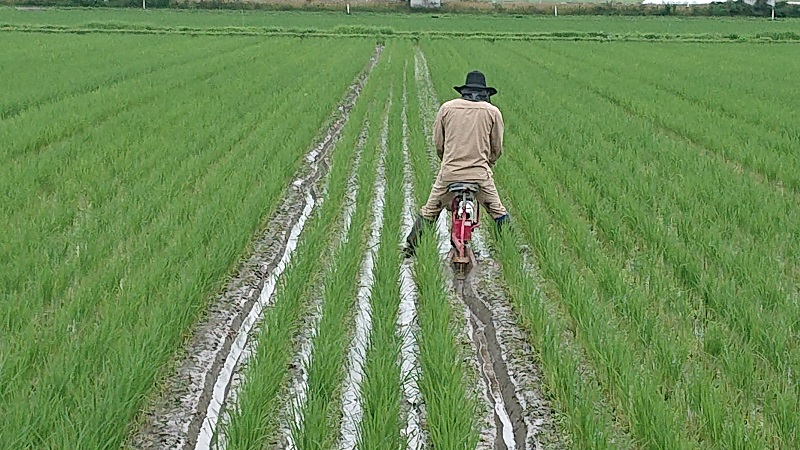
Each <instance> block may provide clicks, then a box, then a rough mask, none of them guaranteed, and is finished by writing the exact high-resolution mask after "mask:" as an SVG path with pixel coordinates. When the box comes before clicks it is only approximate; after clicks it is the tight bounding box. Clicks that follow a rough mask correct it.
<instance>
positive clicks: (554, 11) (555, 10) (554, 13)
mask: <svg viewBox="0 0 800 450" xmlns="http://www.w3.org/2000/svg"><path fill="white" fill-rule="evenodd" d="M142 1H144V0H142ZM553 15H555V16H556V17H558V5H553Z"/></svg>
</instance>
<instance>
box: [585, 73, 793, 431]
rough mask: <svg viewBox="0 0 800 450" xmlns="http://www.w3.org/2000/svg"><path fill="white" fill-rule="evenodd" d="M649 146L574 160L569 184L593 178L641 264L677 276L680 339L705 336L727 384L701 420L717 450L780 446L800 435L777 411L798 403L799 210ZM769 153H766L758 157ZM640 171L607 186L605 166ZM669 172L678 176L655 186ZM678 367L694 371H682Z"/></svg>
mask: <svg viewBox="0 0 800 450" xmlns="http://www.w3.org/2000/svg"><path fill="white" fill-rule="evenodd" d="M598 84H599V83H598ZM600 103H602V101H601V102H600ZM700 108H701V109H702V108H704V106H700ZM607 123H608V121H607ZM609 125H610V124H609ZM764 132H767V131H766V130H765V131H764ZM651 133H652V132H651ZM783 138H784V139H791V137H790V136H787V135H784V137H783ZM650 139H652V138H650ZM653 140H655V142H657V143H659V146H658V148H659V150H660V153H655V152H652V153H651V152H641V153H636V154H634V155H631V156H630V157H628V158H625V159H623V160H622V161H617V162H614V163H610V162H609V161H608V160H607V159H599V158H598V159H596V161H597V163H596V164H591V165H588V164H586V163H585V160H581V161H577V162H576V163H575V164H576V165H577V166H578V167H579V168H580V170H581V172H582V173H581V174H576V176H575V178H579V177H580V178H584V179H591V180H595V185H596V186H598V187H599V189H598V190H599V191H601V193H602V194H603V195H605V196H608V197H610V198H612V199H614V200H612V201H614V202H615V203H616V204H618V205H620V206H621V207H622V208H624V209H623V210H624V211H625V214H624V215H622V220H621V222H622V223H625V224H627V225H630V226H631V228H632V230H633V232H634V233H638V234H640V235H641V236H643V237H644V238H645V239H646V241H645V244H646V245H645V246H644V247H645V248H644V249H642V250H641V251H640V252H641V253H645V254H646V255H647V256H646V257H644V258H637V259H645V260H648V259H649V260H658V259H660V258H663V260H664V262H665V263H666V265H667V270H669V271H671V272H672V273H673V277H675V279H674V280H673V281H672V283H671V284H673V285H677V286H678V287H679V288H684V289H687V290H688V291H689V294H690V295H689V299H690V302H689V303H688V304H686V303H684V302H680V303H678V305H674V306H673V307H672V308H671V309H672V311H673V312H672V314H671V315H675V314H676V313H678V314H680V315H681V316H683V317H682V318H694V321H695V323H693V324H691V325H690V324H689V323H686V322H684V323H683V324H684V326H685V327H686V336H687V337H691V336H692V335H694V334H702V335H703V339H702V341H701V342H700V343H699V344H702V347H703V350H704V352H705V355H704V356H706V357H707V358H708V359H707V362H706V363H707V364H708V366H709V368H708V370H709V371H710V373H714V372H715V371H720V370H722V371H723V373H725V374H726V375H727V377H728V381H727V382H726V383H723V384H722V385H721V387H719V388H718V389H716V390H715V391H714V392H713V394H714V395H712V397H713V396H715V395H723V394H726V395H723V397H727V401H714V402H707V403H708V404H707V405H704V407H703V408H702V409H703V411H704V412H705V414H706V415H712V414H713V416H712V418H714V419H715V420H708V419H707V422H708V423H709V424H711V425H710V428H711V430H712V431H711V434H712V436H713V437H714V438H717V439H723V442H725V443H726V444H725V445H733V444H734V443H737V442H739V441H740V440H741V439H746V440H747V441H749V442H751V443H752V444H750V445H753V446H756V447H758V446H764V445H786V443H787V442H792V440H793V439H794V437H793V436H794V432H793V431H792V430H794V429H795V428H796V427H797V424H796V423H795V421H794V420H793V419H791V418H789V417H786V415H785V413H784V412H783V411H782V410H781V408H783V406H780V405H786V404H787V402H788V403H789V404H792V403H795V400H792V399H795V398H796V396H797V394H796V392H794V389H792V388H791V385H792V382H791V381H789V380H787V377H786V374H787V373H788V372H791V370H792V369H791V368H792V366H793V365H794V364H796V361H797V358H798V355H797V345H796V343H795V342H793V340H792V339H791V337H790V336H791V333H792V332H791V331H790V330H792V329H793V326H792V325H791V324H792V323H796V317H797V307H796V305H795V304H794V302H793V301H792V297H793V296H796V290H795V291H793V288H792V283H791V281H790V280H791V279H792V278H793V277H795V276H794V275H793V274H792V270H793V269H792V267H796V266H797V262H796V258H795V256H794V253H793V250H792V249H793V248H795V247H796V245H797V239H796V236H797V230H799V229H800V226H799V224H798V222H797V219H796V217H797V214H796V213H793V212H792V211H793V210H796V203H795V202H794V201H793V199H792V196H789V197H786V196H785V195H784V194H783V192H780V191H777V190H775V189H774V186H771V185H769V184H765V183H764V182H763V181H762V180H758V179H757V178H756V179H754V178H752V177H750V176H749V175H748V174H742V173H741V172H739V171H736V170H734V169H732V168H731V167H729V166H727V165H725V164H719V163H717V164H708V162H707V159H706V158H700V159H699V160H698V159H697V158H696V157H695V158H692V153H693V152H694V149H692V148H688V149H687V148H686V147H685V146H684V145H674V144H673V143H672V142H670V141H671V140H669V139H658V138H656V139H653ZM751 151H752V150H751ZM777 151H778V150H777V149H774V150H773V152H768V153H765V154H764V159H766V160H768V159H769V158H771V157H772V156H773V155H774V154H775V152H777ZM603 163H606V164H609V163H610V164H613V166H609V165H607V166H605V167H604V166H603ZM645 164H646V165H647V166H648V172H649V173H647V174H645V175H644V176H638V177H631V178H628V179H625V180H623V181H618V182H617V183H611V182H609V181H608V180H607V179H605V178H604V177H605V176H606V175H607V174H609V173H610V170H613V171H615V172H617V173H619V172H625V171H628V172H631V173H633V172H634V171H637V169H638V168H640V167H642V166H643V165H645ZM676 172H677V173H681V174H683V177H682V178H680V179H678V180H675V181H671V182H668V183H665V182H664V181H663V180H670V177H671V176H673V174H674V173H676ZM708 180H713V183H709V181H708ZM576 187H577V186H576ZM573 190H576V189H575V188H573ZM583 197H584V198H591V196H589V197H587V196H586V195H583ZM584 201H585V200H584ZM601 211H602V209H601ZM595 214H596V213H595ZM617 214H618V215H619V212H617ZM611 229H612V230H615V232H613V234H611V236H614V237H616V236H621V235H624V233H620V232H619V231H617V230H619V228H618V227H614V228H611ZM630 245H633V244H630ZM639 247H643V246H642V245H641V244H639ZM648 247H649V248H648ZM628 248H633V247H631V246H629V247H628ZM794 289H796V287H795V288H794ZM679 305H683V307H681V308H678V306H679ZM684 320H685V319H684ZM671 322H672V320H669V321H668V323H671ZM687 322H688V321H687ZM691 340H692V341H694V339H691ZM695 345H697V344H695ZM669 347H674V345H673V346H669ZM690 350H691V349H689V350H687V352H688V351H690ZM696 353H697V352H691V353H684V355H683V356H684V357H676V356H675V355H673V356H672V357H671V359H673V360H677V361H682V360H684V359H686V358H687V355H688V354H694V355H695V356H693V357H692V360H697V359H698V358H697V356H696ZM701 354H702V353H701ZM758 361H760V362H758ZM673 364H674V363H673ZM674 370H677V368H676V369H674ZM683 371H684V372H691V370H689V369H688V368H686V367H684V368H683ZM675 376H677V374H676V375H674V376H673V377H675ZM708 379H709V381H710V382H713V381H714V377H711V376H708ZM787 381H788V384H787ZM766 399H774V401H773V402H770V403H771V405H770V407H769V408H764V411H765V412H766V419H767V425H766V427H762V426H754V425H752V420H751V419H750V417H752V415H753V414H760V412H758V411H760V410H761V408H762V407H761V406H760V405H761V404H762V403H763V402H765V401H766ZM695 401H699V400H695ZM715 405H727V407H726V408H720V407H719V406H715ZM773 408H775V409H773ZM732 411H739V414H734V413H732ZM717 423H719V425H716V426H714V424H717ZM731 423H733V425H731ZM770 425H771V427H770ZM728 427H730V428H731V429H732V430H733V431H732V432H729V431H728V430H727V428H728ZM715 428H716V429H715ZM770 428H771V430H770ZM718 436H723V438H719V437H718ZM776 439H777V440H776Z"/></svg>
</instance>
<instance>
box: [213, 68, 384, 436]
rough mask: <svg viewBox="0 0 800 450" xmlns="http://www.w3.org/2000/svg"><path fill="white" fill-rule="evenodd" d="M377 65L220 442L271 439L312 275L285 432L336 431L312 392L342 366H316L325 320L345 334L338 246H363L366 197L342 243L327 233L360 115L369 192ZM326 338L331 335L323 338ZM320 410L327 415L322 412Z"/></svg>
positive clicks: (323, 361)
mask: <svg viewBox="0 0 800 450" xmlns="http://www.w3.org/2000/svg"><path fill="white" fill-rule="evenodd" d="M383 58H385V56H383V57H382V59H383ZM384 65H385V62H383V61H381V62H379V64H378V67H377V68H376V69H375V72H374V73H372V74H371V75H370V79H369V81H368V84H367V86H366V88H365V90H364V91H363V92H362V97H361V98H359V100H358V103H357V106H356V108H355V109H354V110H353V111H352V112H351V117H350V118H349V119H348V123H347V125H346V128H345V130H344V136H343V138H342V141H340V142H339V143H338V144H337V145H336V148H335V150H334V154H333V160H332V165H331V173H330V179H329V180H328V183H327V189H326V191H325V198H324V203H323V204H322V207H321V209H320V210H319V211H318V212H317V213H316V214H315V217H312V218H311V221H312V223H311V224H310V225H309V226H308V229H307V230H306V231H305V232H304V235H303V237H302V240H301V243H300V244H299V246H298V249H297V251H296V254H295V257H294V258H293V259H292V261H291V263H290V265H289V267H288V268H287V270H286V272H285V274H284V276H283V277H282V279H281V281H280V287H279V290H278V292H277V295H276V298H275V301H274V305H273V306H272V307H271V308H270V309H269V311H267V313H266V315H265V318H264V320H263V323H262V324H261V325H260V328H259V333H258V334H257V336H256V339H257V350H256V352H255V353H254V355H253V356H252V358H251V360H250V361H249V362H248V364H247V367H246V370H245V371H244V380H245V383H244V385H243V387H242V388H241V390H240V391H239V392H238V394H237V399H236V404H235V405H230V409H229V411H230V417H229V421H228V423H226V425H225V426H224V429H223V433H224V435H225V441H226V445H227V448H230V449H245V448H263V447H264V446H265V445H266V444H267V443H269V442H276V441H277V439H279V438H278V436H277V433H278V431H279V430H278V425H279V417H278V414H279V413H280V411H281V407H282V404H283V403H285V397H286V395H288V390H287V389H286V388H287V385H288V381H289V372H288V370H287V368H288V367H289V363H290V362H291V358H292V356H293V355H295V354H296V353H297V351H298V348H297V345H296V341H295V336H296V335H297V334H298V333H299V332H300V326H301V324H302V322H303V320H302V319H303V316H304V315H306V314H309V300H310V298H309V297H310V296H311V295H319V294H320V293H319V292H317V289H315V288H316V286H317V285H318V284H319V283H322V286H323V289H322V290H323V292H322V293H323V295H324V298H323V299H322V317H321V322H320V328H319V332H318V333H319V334H318V335H317V336H316V337H314V338H313V339H314V340H313V344H312V345H314V347H312V354H313V357H312V359H311V364H312V365H311V366H310V367H309V368H307V370H308V373H309V380H308V383H309V385H308V391H307V392H308V394H307V396H308V397H307V402H306V406H305V408H304V410H303V411H302V415H301V417H302V418H303V422H301V424H300V426H299V427H297V428H296V429H293V430H292V436H293V440H294V443H295V445H296V446H297V447H298V448H309V447H316V446H319V445H322V444H323V443H324V442H326V441H327V442H328V443H329V444H330V443H331V442H335V439H336V438H338V433H336V434H332V433H331V431H332V430H331V426H333V425H334V424H331V423H328V421H329V420H332V421H334V422H335V420H334V417H335V413H336V412H337V411H336V410H335V409H333V408H332V407H334V406H335V405H336V399H334V398H330V397H328V398H325V397H323V398H319V396H320V395H323V396H331V395H333V394H334V393H335V392H336V389H337V387H338V385H335V384H334V383H335V380H328V379H327V377H329V376H334V377H335V375H336V373H337V372H339V373H340V372H342V371H343V366H342V367H338V368H337V369H336V370H335V371H333V372H332V373H324V374H321V373H320V368H329V367H330V360H331V359H334V358H336V357H335V356H334V355H333V354H332V352H334V351H336V350H338V351H340V352H341V351H342V347H339V348H338V349H337V348H330V347H329V342H322V341H323V340H325V341H327V340H328V339H336V337H334V336H331V335H330V333H329V330H330V328H331V327H334V328H337V331H341V333H342V334H346V329H347V327H346V323H343V322H339V323H333V324H332V323H330V321H331V320H335V319H336V318H341V317H346V314H347V311H348V310H349V309H348V308H347V304H346V303H345V304H342V303H343V302H347V301H348V300H350V301H352V298H347V297H346V295H347V293H348V292H351V291H352V290H353V289H354V288H355V282H356V280H357V278H356V277H355V276H352V275H353V273H352V266H351V265H350V264H352V262H353V261H352V258H349V257H348V255H347V254H345V252H344V250H343V248H345V246H346V248H347V249H348V252H353V250H354V249H357V248H363V246H364V232H365V230H364V227H365V225H366V222H368V220H367V219H368V216H369V212H370V208H369V200H367V201H366V202H364V203H363V204H361V205H358V204H357V205H356V208H357V209H356V211H355V213H354V216H353V219H352V220H353V223H352V225H351V227H350V229H349V230H348V239H347V242H346V244H345V243H339V245H338V249H337V250H333V251H332V250H331V244H335V242H333V241H334V240H335V237H336V236H337V235H338V234H340V233H341V231H340V230H339V225H338V224H339V223H340V219H341V217H342V209H343V206H344V199H345V193H346V189H347V188H348V174H349V173H350V172H351V166H352V164H353V161H354V155H355V151H356V145H357V140H358V138H359V135H360V132H361V124H362V123H364V121H365V120H368V121H369V125H370V126H369V131H368V139H367V141H366V143H365V144H364V150H363V151H362V156H361V161H360V165H359V166H360V167H359V168H358V180H359V184H360V185H361V186H360V187H359V194H358V196H357V197H358V198H360V199H362V200H364V199H365V195H366V199H370V198H371V197H370V194H371V192H372V183H371V179H372V178H374V173H375V168H376V164H377V151H376V148H377V147H378V146H379V145H380V144H379V138H378V136H379V134H380V132H379V130H380V120H379V119H378V117H379V111H378V110H376V108H375V107H374V105H376V104H380V103H381V100H382V95H383V94H382V90H381V89H382V84H383V83H382V81H383V79H384V78H385V77H384V76H383V75H382V73H383V72H384V69H383V66H384ZM361 192H363V194H362V193H361ZM354 253H355V252H354ZM328 255H330V257H329V256H328ZM357 257H360V254H357ZM357 259H358V258H357ZM349 276H352V278H350V277H349ZM341 327H344V328H341ZM338 339H339V341H341V340H343V339H344V338H343V337H342V336H339V337H338ZM332 342H334V341H330V343H332ZM329 355H330V356H329ZM334 362H335V359H334ZM338 381H339V382H341V380H338ZM326 400H328V401H330V403H328V402H326ZM321 402H322V403H321ZM329 408H330V409H329ZM328 412H331V413H333V414H334V415H332V416H330V417H328V416H327V413H328ZM306 418H307V419H308V420H307V421H306V420H305V419H306ZM336 431H338V428H336Z"/></svg>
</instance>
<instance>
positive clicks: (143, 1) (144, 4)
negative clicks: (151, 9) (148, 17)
mask: <svg viewBox="0 0 800 450" xmlns="http://www.w3.org/2000/svg"><path fill="white" fill-rule="evenodd" d="M146 1H147V0H142V9H147V4H146V3H145V2H146Z"/></svg>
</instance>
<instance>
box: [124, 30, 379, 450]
mask: <svg viewBox="0 0 800 450" xmlns="http://www.w3.org/2000/svg"><path fill="white" fill-rule="evenodd" d="M382 50H383V46H381V45H378V46H376V47H375V50H374V53H373V55H372V57H371V58H370V60H369V62H368V63H367V65H366V67H365V68H364V70H363V71H362V72H361V73H360V74H359V75H358V76H357V77H356V79H355V80H354V81H353V83H352V84H351V85H350V87H349V89H348V91H347V93H346V94H345V96H344V98H343V100H342V101H341V102H340V104H339V105H338V107H337V108H336V110H335V111H334V112H333V113H332V115H331V118H330V120H329V122H328V126H327V128H326V129H325V130H324V132H323V133H321V135H322V137H321V139H320V141H319V143H318V144H317V145H315V146H314V148H312V150H311V151H309V152H308V153H307V154H306V156H305V161H306V162H307V163H308V166H307V167H305V168H303V169H301V170H300V171H299V172H298V175H297V176H296V178H295V180H294V181H293V182H292V184H291V187H290V189H288V191H287V194H286V196H285V197H284V199H283V201H282V202H281V204H280V205H279V207H278V208H277V209H276V211H277V212H276V213H275V215H274V216H273V217H272V218H271V219H270V221H269V222H268V224H267V226H266V229H265V231H264V233H263V234H262V235H261V236H260V237H259V238H258V239H257V240H256V242H255V245H254V249H253V252H252V254H251V255H250V257H249V258H248V259H247V260H246V261H245V262H243V263H242V264H241V266H240V267H239V269H238V270H237V272H236V275H235V276H234V277H233V278H232V280H231V281H230V283H229V284H228V287H227V288H226V290H225V292H224V293H223V294H222V295H221V296H220V297H219V298H217V299H216V300H215V301H214V302H213V303H212V304H211V305H210V306H209V309H208V312H207V315H206V317H205V318H204V319H203V320H202V321H201V322H200V323H199V325H198V326H197V327H196V328H195V330H194V332H193V333H192V338H191V340H190V341H189V343H188V345H187V347H186V349H185V353H183V354H182V355H181V359H180V361H179V362H178V364H177V366H176V369H175V370H174V371H173V373H172V375H171V376H170V377H169V378H168V379H167V380H166V381H165V384H164V389H163V390H162V392H160V393H159V395H158V397H157V398H155V399H154V400H153V402H152V404H151V405H149V406H148V408H147V411H146V413H145V414H144V418H143V423H142V426H141V427H140V428H139V429H138V430H137V431H136V432H135V433H134V434H133V436H132V437H131V438H130V440H129V447H130V448H134V449H165V448H169V449H192V448H194V449H203V450H205V449H209V448H211V445H212V441H213V437H214V435H215V432H216V427H217V424H218V422H219V418H220V409H221V407H222V405H223V404H224V403H225V402H226V401H227V400H228V399H229V397H234V398H235V387H236V386H235V384H236V383H237V382H238V381H237V380H236V379H235V374H236V371H237V370H238V369H239V368H240V367H241V366H242V363H243V362H244V361H245V360H246V358H247V356H248V354H249V352H250V350H252V343H251V344H249V345H248V340H249V335H250V332H251V331H252V328H253V325H254V324H255V323H257V322H258V320H259V319H260V316H261V313H262V312H263V310H264V308H265V307H267V306H269V304H270V303H269V302H270V299H271V295H272V293H273V292H274V289H275V286H276V284H277V281H278V277H279V275H280V273H281V272H282V271H283V269H284V268H285V266H286V264H287V262H288V259H289V257H290V255H291V253H292V251H293V249H294V247H295V246H296V245H297V241H298V239H299V237H300V234H301V232H302V230H303V228H304V225H305V220H306V219H307V218H308V217H309V215H310V214H311V212H312V211H313V209H314V207H315V206H318V205H319V204H320V203H321V202H322V201H323V200H324V196H323V192H321V191H320V190H321V188H322V185H323V182H324V178H325V175H326V174H327V172H328V166H329V158H330V154H331V152H332V150H333V147H334V144H335V143H336V141H337V140H338V138H339V136H340V135H341V132H342V130H343V128H344V126H345V124H346V123H347V121H348V119H349V113H350V111H351V110H352V108H353V107H354V106H355V104H356V102H357V101H358V99H359V96H360V94H361V92H362V90H363V88H364V86H365V85H366V82H367V79H368V78H369V75H370V73H371V72H372V70H373V69H374V68H375V66H376V65H377V64H378V61H379V60H380V55H381V52H382ZM220 446H221V447H224V442H221V443H220Z"/></svg>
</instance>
